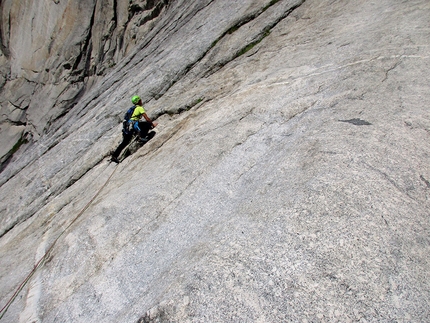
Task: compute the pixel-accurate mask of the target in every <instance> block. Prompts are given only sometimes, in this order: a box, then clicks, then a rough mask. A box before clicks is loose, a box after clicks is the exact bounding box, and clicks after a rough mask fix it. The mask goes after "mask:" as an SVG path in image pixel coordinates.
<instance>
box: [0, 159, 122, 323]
mask: <svg viewBox="0 0 430 323" xmlns="http://www.w3.org/2000/svg"><path fill="white" fill-rule="evenodd" d="M117 168H118V166H115V168H114V170H113V172H112V174H110V176H109V177H108V179H107V180H106V182H105V183H104V184H103V185H102V187H101V188H100V189H99V190H98V192H97V193H96V194H95V195H94V196H93V198H92V199H91V200H90V201H89V202H88V203H87V204H86V205H85V207H84V208H83V209H82V210H81V211H80V212H79V213H78V215H77V216H76V217H75V218H74V219H73V220H72V222H70V223H69V225H68V226H67V227H66V228H65V229H64V230H63V231H62V232H61V233H60V235H59V236H58V237H57V238H56V239H55V240H54V241H53V242H52V244H51V246H50V247H49V248H48V250H47V251H46V252H45V254H44V255H43V256H42V258H40V260H39V261H38V262H37V263H36V264H35V265H34V267H33V269H32V270H31V272H30V273H29V274H28V275H27V277H26V278H25V279H24V280H23V282H22V283H21V284H20V285H19V286H18V288H17V289H16V291H15V293H14V294H13V295H12V297H11V298H10V299H9V301H8V302H7V303H6V304H5V305H4V306H3V307H2V309H1V310H0V320H1V319H2V318H3V316H4V315H5V314H6V311H7V310H8V309H9V307H10V305H12V303H13V301H14V300H15V299H16V297H17V296H18V294H19V293H20V292H21V291H22V289H23V288H24V286H25V285H26V284H27V282H28V281H29V280H30V278H31V277H32V276H33V275H34V273H35V272H36V271H37V269H39V268H41V267H42V265H43V262H44V260H46V259H47V258H48V255H49V253H50V252H51V251H52V249H53V248H54V246H55V244H56V243H57V241H58V240H59V239H60V237H61V236H62V235H63V234H64V233H65V232H66V231H67V229H69V228H70V227H71V226H72V225H73V224H74V223H75V222H76V221H77V220H78V219H79V217H80V216H81V215H82V214H83V213H84V212H85V211H86V210H87V209H88V207H89V206H90V205H91V204H92V203H93V202H94V200H95V199H96V197H97V196H98V195H99V194H100V192H101V191H102V190H103V189H104V188H105V187H106V185H107V184H108V183H109V181H110V180H111V178H112V176H113V175H114V174H115V172H116V170H117Z"/></svg>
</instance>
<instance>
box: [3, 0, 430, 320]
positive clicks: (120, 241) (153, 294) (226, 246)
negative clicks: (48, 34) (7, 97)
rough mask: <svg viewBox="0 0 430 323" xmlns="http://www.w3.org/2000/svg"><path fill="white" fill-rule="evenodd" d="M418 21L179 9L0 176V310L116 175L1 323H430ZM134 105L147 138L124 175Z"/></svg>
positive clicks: (223, 7) (284, 4) (384, 1)
mask: <svg viewBox="0 0 430 323" xmlns="http://www.w3.org/2000/svg"><path fill="white" fill-rule="evenodd" d="M60 2H61V1H60ZM140 7H141V8H142V7H143V4H141V5H140ZM429 17H430V3H429V2H428V1H426V0H414V1H407V2H400V1H393V0H381V1H328V0H327V1H325V0H320V1H316V0H314V1H313V0H307V1H282V0H281V1H252V0H248V1H240V2H239V1H227V0H225V1H221V0H220V1H209V0H207V1H185V0H184V1H180V0H176V1H173V2H171V3H170V4H169V7H168V9H167V10H166V11H165V12H164V14H163V15H161V16H160V18H159V20H158V22H157V23H156V24H155V26H154V27H153V29H151V30H150V31H148V33H147V34H146V36H144V37H143V38H142V39H141V40H140V41H138V40H136V48H135V49H134V50H132V51H130V53H129V54H128V55H127V56H126V57H125V58H124V59H122V60H121V61H119V62H118V64H117V66H116V67H114V68H113V70H112V71H111V72H109V73H107V74H106V75H105V76H104V77H103V78H100V79H99V80H93V82H94V84H92V86H91V87H89V89H88V91H86V92H85V94H84V95H82V97H81V98H80V99H79V100H77V101H76V104H75V105H74V106H73V107H71V108H70V110H69V112H68V113H67V114H65V115H64V116H63V119H62V122H54V123H53V124H52V125H51V126H50V131H49V132H48V133H46V134H42V135H41V136H40V138H38V139H37V141H32V142H29V143H28V144H26V145H24V146H22V147H21V148H20V149H19V150H18V151H17V152H16V153H15V154H14V155H13V157H12V158H11V159H10V162H9V163H8V164H7V166H6V167H5V168H4V170H3V171H2V172H1V174H0V185H1V187H0V194H1V196H2V197H3V198H2V200H1V201H0V212H1V213H0V216H1V219H0V221H1V222H0V229H1V231H0V232H1V235H2V236H1V239H0V250H1V255H2V261H1V265H0V277H1V278H0V286H1V288H0V290H1V292H0V305H3V304H4V303H6V301H7V300H8V299H9V298H10V296H11V295H12V294H13V292H14V290H15V288H16V287H17V286H18V285H19V284H20V283H21V282H22V280H23V279H24V278H25V277H26V275H27V274H28V273H29V272H30V271H31V269H32V268H33V266H34V264H35V263H36V262H37V261H38V260H39V259H40V258H41V257H42V256H43V255H44V253H45V251H46V250H47V249H48V248H49V246H50V245H51V244H52V243H53V242H54V241H56V239H57V237H58V236H60V234H62V233H63V232H64V229H65V228H67V226H68V224H70V223H71V222H72V221H73V220H74V219H75V218H76V216H77V215H78V214H79V212H80V211H81V210H82V209H83V208H84V207H85V205H86V204H87V203H88V202H89V201H90V200H91V198H92V197H93V196H94V195H95V194H96V193H97V191H98V190H99V189H100V188H101V187H103V184H104V183H106V180H107V179H108V178H109V176H110V175H111V174H112V173H113V172H115V173H114V174H113V176H112V178H111V179H110V181H109V182H108V183H107V186H106V187H104V188H103V190H102V191H101V193H100V194H99V195H98V196H97V198H96V199H95V200H94V202H93V203H92V204H91V206H90V207H89V208H88V209H87V210H86V211H85V212H84V213H83V214H82V215H81V216H80V217H79V218H78V219H77V220H76V221H75V222H73V224H72V226H71V227H69V228H67V230H66V231H65V232H64V233H63V234H62V235H61V236H60V238H59V239H58V241H57V242H56V244H55V246H54V249H53V250H52V252H51V253H50V255H49V257H48V259H47V260H46V262H45V263H44V266H43V267H42V268H40V269H39V270H37V271H36V273H35V274H34V275H33V277H32V278H31V280H30V282H29V283H28V284H27V285H26V287H25V288H24V289H23V290H22V291H21V292H20V294H19V296H18V298H17V299H16V300H15V302H14V303H13V304H12V306H11V307H10V308H9V309H8V311H7V312H6V314H5V315H4V317H3V318H2V319H1V320H0V321H5V322H18V321H20V322H57V321H61V322H427V321H429V320H430V308H429V298H430V286H429V284H430V283H429V282H430V279H429V271H430V269H429V268H430V264H429V259H430V257H429V256H430V255H429V251H430V250H429V249H430V238H429V227H430V226H429V224H430V223H429V222H430V217H429V210H430V208H429V207H430V205H429V196H430V166H429V165H430V163H429V162H430V158H429V156H430V140H429V139H430V113H429V106H430V96H429V93H428V89H429V86H430V84H429V83H430V82H429V78H428V75H429V72H430V69H429V59H430V55H429V51H428V49H429V45H430V44H429V43H430V41H429V39H430V29H429ZM21 82H23V81H21ZM30 83H31V82H30ZM24 85H25V86H31V85H29V84H27V83H26V82H23V86H24ZM59 86H60V87H61V85H59ZM35 91H36V92H37V93H36V94H37V95H39V96H41V97H43V96H42V93H43V92H40V91H37V90H35ZM72 92H73V91H72ZM134 93H139V94H140V95H141V96H142V97H143V98H144V101H145V103H146V104H145V107H146V108H147V109H148V111H149V113H150V116H152V117H154V118H157V119H158V120H157V121H158V122H159V126H158V127H157V135H156V136H155V138H154V139H152V140H151V141H150V142H149V143H148V144H146V145H145V146H144V147H143V148H141V149H140V150H138V151H137V152H136V153H135V154H134V155H132V156H131V157H129V158H127V159H126V160H125V161H124V162H123V163H122V164H120V165H119V166H118V167H116V166H115V165H114V164H111V163H108V158H107V155H108V154H109V152H110V150H112V149H113V148H114V147H115V145H116V144H117V143H118V142H119V140H120V125H119V123H120V118H121V115H122V114H123V112H124V109H125V108H127V107H128V105H129V98H130V96H131V95H132V94H134ZM47 94H51V92H45V94H44V96H46V95H47ZM53 95H54V94H53ZM54 96H55V95H54ZM72 96H73V95H72ZM14 100H15V101H18V100H19V96H18V97H17V98H15V99H14ZM23 100H24V99H23ZM15 101H14V102H15ZM11 104H12V105H13V106H15V104H13V103H12V102H11ZM9 109H12V110H13V107H11V106H9ZM14 118H20V117H19V113H17V112H16V116H15V117H14Z"/></svg>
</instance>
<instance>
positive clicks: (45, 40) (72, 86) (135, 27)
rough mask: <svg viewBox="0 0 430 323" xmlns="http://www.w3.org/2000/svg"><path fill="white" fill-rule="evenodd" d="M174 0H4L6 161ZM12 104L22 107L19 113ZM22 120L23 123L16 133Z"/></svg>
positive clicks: (2, 154)
mask: <svg viewBox="0 0 430 323" xmlns="http://www.w3.org/2000/svg"><path fill="white" fill-rule="evenodd" d="M168 3H169V1H168V0H158V1H117V0H82V1H60V0H44V1H32V0H24V1H13V0H4V1H2V2H1V3H0V10H1V12H0V13H1V17H0V24H1V26H0V31H1V33H0V36H1V37H0V38H1V41H0V50H1V57H0V63H1V65H2V68H1V70H0V72H1V78H0V115H1V116H0V125H1V128H0V133H1V139H0V146H1V147H2V150H1V151H0V162H1V163H2V164H3V163H5V162H6V161H8V160H9V159H10V158H11V156H12V154H13V152H14V151H13V149H12V147H13V146H15V145H16V144H17V142H18V141H19V140H20V139H21V137H23V138H25V139H26V140H30V141H32V140H38V139H39V137H40V136H41V135H42V134H44V133H46V132H49V130H51V129H52V123H55V122H56V121H57V122H62V121H63V118H62V117H63V116H64V115H65V114H66V113H67V112H68V111H69V110H70V109H71V108H73V106H74V105H75V104H76V103H77V102H78V101H79V100H80V98H81V97H82V96H84V95H85V93H86V92H87V91H88V90H89V88H91V86H92V85H93V84H94V83H95V82H97V80H98V79H99V78H101V77H102V76H103V75H104V74H106V72H107V71H108V70H110V69H111V68H112V67H114V66H115V65H116V64H117V63H118V61H120V60H121V59H122V58H123V57H124V56H126V55H128V54H129V53H130V51H131V50H132V49H133V48H134V47H135V46H136V43H137V42H138V41H139V40H141V39H142V38H143V37H144V36H145V35H146V34H148V32H149V31H150V30H152V29H153V28H154V26H155V24H156V22H157V21H158V18H159V16H160V15H161V14H162V13H163V12H164V10H165V8H166V6H167V5H168ZM11 105H12V108H13V109H15V110H19V111H20V115H19V118H18V120H16V114H17V113H11ZM17 122H19V123H20V125H24V126H25V127H24V128H22V127H20V128H19V129H20V135H19V136H18V138H17V136H16V135H15V133H16V132H17V131H16V129H17V128H16V123H17ZM10 128H12V129H13V130H11V129H10ZM21 128H22V129H21ZM11 133H12V134H13V135H11Z"/></svg>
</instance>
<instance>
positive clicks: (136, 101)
mask: <svg viewBox="0 0 430 323" xmlns="http://www.w3.org/2000/svg"><path fill="white" fill-rule="evenodd" d="M139 101H140V97H139V96H138V95H134V96H133V97H132V98H131V102H132V103H133V104H137V103H138V102H139Z"/></svg>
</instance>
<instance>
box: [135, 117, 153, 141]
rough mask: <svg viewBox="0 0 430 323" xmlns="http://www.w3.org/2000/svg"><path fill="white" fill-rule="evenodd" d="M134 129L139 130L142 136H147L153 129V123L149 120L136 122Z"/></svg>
mask: <svg viewBox="0 0 430 323" xmlns="http://www.w3.org/2000/svg"><path fill="white" fill-rule="evenodd" d="M134 129H135V130H137V131H138V132H139V134H140V138H145V137H146V136H147V135H148V132H149V130H151V129H152V124H150V123H149V122H147V121H139V122H136V123H135V124H134Z"/></svg>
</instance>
